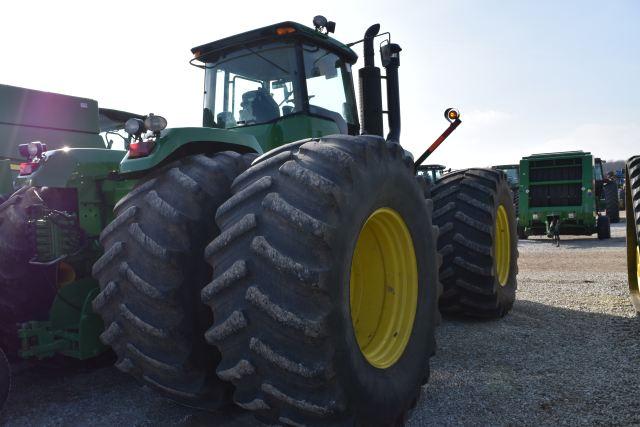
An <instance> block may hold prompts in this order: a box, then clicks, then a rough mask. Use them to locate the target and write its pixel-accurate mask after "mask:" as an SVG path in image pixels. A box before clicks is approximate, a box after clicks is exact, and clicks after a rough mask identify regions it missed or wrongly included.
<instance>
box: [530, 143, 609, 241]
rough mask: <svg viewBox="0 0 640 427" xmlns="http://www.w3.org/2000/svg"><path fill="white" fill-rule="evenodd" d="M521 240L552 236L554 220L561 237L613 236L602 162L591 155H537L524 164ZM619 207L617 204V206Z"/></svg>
mask: <svg viewBox="0 0 640 427" xmlns="http://www.w3.org/2000/svg"><path fill="white" fill-rule="evenodd" d="M519 185H520V189H519V221H518V226H519V227H518V228H519V232H518V233H519V236H520V238H527V237H528V236H531V235H548V234H549V233H550V230H549V227H550V224H551V222H552V221H553V219H554V218H557V219H558V220H559V223H560V234H566V235H591V234H594V233H597V234H598V238H601V239H603V238H608V237H609V236H610V226H609V220H610V217H609V216H608V215H601V214H600V211H605V210H606V211H607V213H610V212H609V209H608V207H607V206H608V203H607V199H606V196H605V191H604V188H605V187H606V186H607V185H608V183H607V182H606V181H605V180H604V176H603V172H602V162H601V161H600V159H598V158H594V157H593V156H592V155H591V153H588V152H583V151H568V152H559V153H545V154H534V155H531V156H528V157H524V158H523V159H522V160H520V183H519ZM615 203H616V205H617V201H616V202H615Z"/></svg>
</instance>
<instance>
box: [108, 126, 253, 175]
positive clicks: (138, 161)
mask: <svg viewBox="0 0 640 427" xmlns="http://www.w3.org/2000/svg"><path fill="white" fill-rule="evenodd" d="M226 150H232V151H238V152H241V153H258V154H262V153H263V150H262V147H260V144H259V143H258V140H257V139H256V138H255V137H254V136H253V135H249V134H243V133H240V132H236V131H233V130H227V129H216V128H205V127H190V128H186V127H185V128H172V129H166V130H164V131H162V133H161V134H160V137H159V138H158V139H157V140H156V143H155V147H154V149H153V151H152V152H151V154H149V155H148V156H146V157H140V158H133V159H132V158H129V154H127V155H126V156H125V158H124V159H123V160H122V162H121V163H120V174H134V173H136V172H143V171H145V172H146V171H148V170H150V169H153V168H155V167H157V166H158V165H161V164H164V163H166V162H167V161H171V160H172V159H174V158H176V157H178V156H179V155H180V153H215V152H220V151H226Z"/></svg>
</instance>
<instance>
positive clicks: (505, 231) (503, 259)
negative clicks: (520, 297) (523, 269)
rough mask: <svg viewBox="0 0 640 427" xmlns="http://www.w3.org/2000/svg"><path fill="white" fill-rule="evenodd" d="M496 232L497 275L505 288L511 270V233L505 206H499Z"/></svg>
mask: <svg viewBox="0 0 640 427" xmlns="http://www.w3.org/2000/svg"><path fill="white" fill-rule="evenodd" d="M495 230H496V232H495V238H494V250H493V253H494V258H495V265H496V274H497V276H498V283H500V286H505V285H506V284H507V282H508V281H509V271H510V268H511V231H510V230H509V217H508V216H507V210H506V209H505V208H504V206H503V205H500V206H498V211H497V213H496V226H495Z"/></svg>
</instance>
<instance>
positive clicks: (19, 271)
mask: <svg viewBox="0 0 640 427" xmlns="http://www.w3.org/2000/svg"><path fill="white" fill-rule="evenodd" d="M44 203H45V202H44V201H43V199H42V197H41V190H40V189H38V188H34V187H24V188H22V189H20V190H18V191H17V192H16V193H14V194H13V195H12V196H11V197H10V198H9V200H7V201H6V202H4V203H3V204H2V205H0V347H2V348H3V349H4V350H5V351H6V352H7V356H8V357H9V358H11V359H13V358H15V357H17V354H18V349H19V347H20V343H19V340H18V326H17V325H18V324H19V323H23V322H27V321H31V320H44V319H46V318H47V317H48V314H49V309H50V308H51V304H52V303H53V299H54V297H55V293H56V289H55V270H54V269H52V268H42V267H34V266H32V265H30V264H29V260H31V258H32V257H33V256H34V255H35V233H34V230H33V224H32V213H33V212H35V211H36V210H38V209H40V208H41V207H42V206H44Z"/></svg>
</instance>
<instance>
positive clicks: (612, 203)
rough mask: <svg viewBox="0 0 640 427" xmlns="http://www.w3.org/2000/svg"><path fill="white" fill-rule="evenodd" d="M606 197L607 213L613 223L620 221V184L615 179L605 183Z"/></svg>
mask: <svg viewBox="0 0 640 427" xmlns="http://www.w3.org/2000/svg"><path fill="white" fill-rule="evenodd" d="M603 188H604V190H603V191H604V199H605V205H606V213H607V216H608V217H609V221H610V222H611V223H613V224H615V223H618V222H620V201H619V200H618V185H617V184H616V183H615V181H609V182H605V183H604V186H603Z"/></svg>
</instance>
